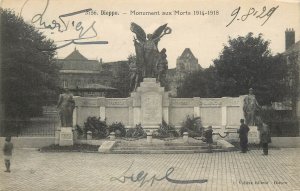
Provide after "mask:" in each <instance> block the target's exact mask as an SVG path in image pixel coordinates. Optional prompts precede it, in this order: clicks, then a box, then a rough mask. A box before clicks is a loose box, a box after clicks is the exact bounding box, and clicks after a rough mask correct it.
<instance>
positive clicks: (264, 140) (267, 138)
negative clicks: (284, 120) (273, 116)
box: [260, 123, 271, 155]
mask: <svg viewBox="0 0 300 191" xmlns="http://www.w3.org/2000/svg"><path fill="white" fill-rule="evenodd" d="M269 143H271V135H270V129H269V126H268V125H267V124H265V123H262V128H261V132H260V144H261V145H262V148H263V154H264V155H268V149H269V148H268V147H269V146H268V144H269Z"/></svg>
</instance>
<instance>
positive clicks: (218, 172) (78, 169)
mask: <svg viewBox="0 0 300 191" xmlns="http://www.w3.org/2000/svg"><path fill="white" fill-rule="evenodd" d="M261 153H262V151H261V150H252V151H250V152H248V153H247V154H243V153H240V152H227V153H224V152H223V153H222V152H220V153H199V154H164V155H163V154H145V155H135V154H128V155H127V154H124V155H119V154H98V153H40V152H38V151H35V150H25V149H19V150H18V149H17V150H15V151H14V155H13V160H12V169H11V170H12V172H11V173H5V172H4V170H5V168H4V164H3V163H2V165H1V168H0V170H1V172H0V190H30V191H31V190H33V191H35V190H38V191H48V190H55V191H56V190H58V191H60V190H97V191H99V190H109V191H113V190H224V191H226V190H228V191H232V190H239V191H247V190H249V191H250V190H251V191H252V190H263V191H267V190H270V191H279V190H289V191H290V190H300V181H299V180H300V161H299V158H300V157H299V156H300V154H299V153H300V149H299V148H298V149H281V150H275V149H272V150H270V155H269V156H263V155H262V154H261ZM0 159H1V161H3V156H2V155H0ZM170 167H174V171H173V172H172V169H170V170H169V171H168V169H169V168H170ZM125 171H127V172H125ZM141 171H144V174H142V173H140V172H141ZM167 171H168V172H169V173H167V174H168V175H167V177H168V178H169V180H166V178H164V177H165V176H166V172H167ZM146 173H148V174H147V176H146ZM133 174H134V176H133V178H132V180H131V179H130V178H125V182H124V183H122V182H120V181H123V180H124V176H127V177H130V176H132V175H133ZM138 174H139V175H138ZM154 175H155V177H156V179H162V180H160V181H158V180H154V181H153V184H152V186H151V183H152V181H151V180H152V179H151V178H152V177H153V176H154ZM112 177H116V178H119V179H120V181H118V180H116V179H114V178H112ZM143 178H144V180H145V181H144V184H143V182H142V181H143ZM174 179H176V180H200V179H207V182H205V183H194V184H177V183H172V182H171V181H172V180H174ZM137 180H140V181H137ZM146 180H148V182H147V181H146Z"/></svg>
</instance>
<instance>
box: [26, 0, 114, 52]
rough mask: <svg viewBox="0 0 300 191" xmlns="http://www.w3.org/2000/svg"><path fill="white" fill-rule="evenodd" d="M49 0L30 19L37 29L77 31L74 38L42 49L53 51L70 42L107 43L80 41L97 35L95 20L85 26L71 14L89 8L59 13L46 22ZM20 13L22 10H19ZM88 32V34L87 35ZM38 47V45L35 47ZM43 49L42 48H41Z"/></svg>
mask: <svg viewBox="0 0 300 191" xmlns="http://www.w3.org/2000/svg"><path fill="white" fill-rule="evenodd" d="M49 2H50V0H47V2H46V6H45V8H44V10H43V11H42V12H41V13H38V14H36V15H34V16H33V17H32V19H31V23H32V24H35V25H36V26H37V27H38V29H47V30H51V31H57V32H60V33H63V32H66V31H75V32H76V33H77V35H78V36H77V37H76V38H71V39H66V40H63V41H60V42H65V44H63V45H60V46H57V47H55V48H53V49H50V50H48V49H47V50H44V51H53V50H56V49H59V48H63V47H66V46H68V45H70V44H78V45H88V44H108V42H107V41H82V40H83V39H85V40H87V39H92V38H95V37H97V36H98V33H97V31H96V29H95V23H96V21H93V22H92V24H90V25H88V26H87V27H85V26H84V25H85V24H84V23H83V22H82V21H76V20H75V19H72V16H76V15H82V14H84V13H86V12H89V11H91V10H92V9H91V8H87V9H82V10H79V11H75V12H71V13H66V14H61V15H59V16H58V19H57V20H55V19H53V20H52V21H51V22H50V23H46V21H45V20H44V17H45V14H46V12H47V9H48V6H49ZM26 3H28V0H27V1H26V2H25V3H24V5H23V8H24V6H25V5H26ZM21 14H22V12H21ZM87 34H89V35H87ZM37 48H38V49H40V48H39V47H37ZM41 50H43V49H41Z"/></svg>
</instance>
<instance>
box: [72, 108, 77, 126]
mask: <svg viewBox="0 0 300 191" xmlns="http://www.w3.org/2000/svg"><path fill="white" fill-rule="evenodd" d="M77 115H78V107H77V106H76V107H75V108H74V110H73V127H74V126H76V125H77Z"/></svg>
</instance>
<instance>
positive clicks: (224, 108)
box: [221, 106, 227, 126]
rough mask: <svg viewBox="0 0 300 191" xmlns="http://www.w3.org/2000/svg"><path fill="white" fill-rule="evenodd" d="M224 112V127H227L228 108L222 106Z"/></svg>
mask: <svg viewBox="0 0 300 191" xmlns="http://www.w3.org/2000/svg"><path fill="white" fill-rule="evenodd" d="M221 110H222V123H221V124H222V126H226V125H227V106H222V107H221Z"/></svg>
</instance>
